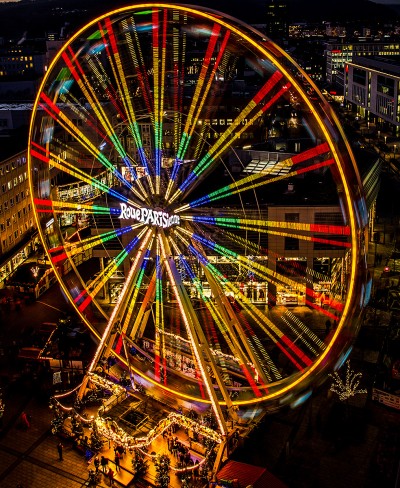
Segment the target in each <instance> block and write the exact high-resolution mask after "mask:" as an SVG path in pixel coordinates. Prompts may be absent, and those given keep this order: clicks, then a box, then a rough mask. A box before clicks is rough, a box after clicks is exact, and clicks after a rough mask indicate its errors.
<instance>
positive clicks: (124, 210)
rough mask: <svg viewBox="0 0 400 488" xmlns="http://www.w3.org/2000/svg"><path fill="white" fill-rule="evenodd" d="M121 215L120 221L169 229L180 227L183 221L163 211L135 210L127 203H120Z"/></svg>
mask: <svg viewBox="0 0 400 488" xmlns="http://www.w3.org/2000/svg"><path fill="white" fill-rule="evenodd" d="M120 206H121V214H120V216H119V218H120V219H134V220H137V221H138V222H142V223H143V224H146V225H154V226H156V227H162V228H163V229H167V228H168V227H172V226H173V225H179V224H180V223H181V219H180V217H179V216H178V215H171V214H169V213H167V212H163V211H162V210H152V209H151V208H143V207H141V208H135V207H131V206H129V205H126V203H120Z"/></svg>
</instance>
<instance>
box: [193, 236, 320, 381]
mask: <svg viewBox="0 0 400 488" xmlns="http://www.w3.org/2000/svg"><path fill="white" fill-rule="evenodd" d="M189 251H190V252H192V253H193V254H195V255H196V256H197V258H198V259H199V260H200V261H201V263H202V265H203V266H205V267H206V269H208V270H209V271H210V272H211V273H212V275H213V276H214V277H215V278H216V280H218V281H219V283H220V284H221V287H222V288H223V289H224V290H226V291H227V292H233V293H234V295H235V296H237V300H238V301H239V303H240V304H241V305H242V306H243V307H244V308H245V309H246V312H247V313H248V315H249V316H250V317H251V318H252V320H253V321H254V323H256V324H257V325H258V327H259V328H260V329H261V330H262V331H263V332H264V333H265V334H266V335H267V336H268V337H269V338H270V339H271V340H272V342H273V343H274V344H275V345H276V346H277V347H279V349H281V351H282V352H283V353H284V354H285V355H286V356H287V357H288V358H289V359H290V360H291V361H292V363H293V364H294V365H295V366H296V367H297V368H298V369H299V370H303V369H304V366H303V365H302V364H301V362H299V359H301V361H302V362H303V363H305V364H306V365H307V366H309V365H310V364H311V360H310V359H309V358H308V357H307V356H306V355H305V354H304V353H303V352H302V351H301V350H300V349H299V348H298V347H297V346H296V345H295V344H294V343H293V342H292V341H291V340H290V339H289V338H288V337H287V336H286V335H284V334H283V333H282V332H281V331H280V330H279V329H278V327H276V326H275V324H274V323H273V322H272V321H271V320H270V319H269V318H268V317H267V316H266V315H265V314H263V313H262V312H261V311H260V310H259V309H258V308H257V307H256V306H255V305H254V304H253V303H251V301H250V300H248V299H247V298H246V297H245V296H244V295H243V294H241V293H240V290H239V288H238V287H237V286H235V285H234V284H233V283H232V282H230V281H229V280H228V279H227V278H226V277H225V276H223V275H222V273H221V272H220V271H219V270H218V269H217V268H216V267H215V266H214V265H212V264H211V263H210V262H209V261H208V259H207V258H206V256H205V255H203V254H202V253H200V252H199V251H198V250H197V249H195V248H194V247H193V246H191V245H190V246H189ZM267 325H268V327H267ZM282 342H283V344H282ZM287 349H291V351H288V350H287ZM293 352H294V353H295V355H297V356H298V358H296V357H294V355H293ZM269 366H272V367H273V366H274V365H273V363H272V362H271V363H270V364H269ZM273 371H274V374H275V376H277V375H279V372H278V371H276V370H275V369H274V370H273Z"/></svg>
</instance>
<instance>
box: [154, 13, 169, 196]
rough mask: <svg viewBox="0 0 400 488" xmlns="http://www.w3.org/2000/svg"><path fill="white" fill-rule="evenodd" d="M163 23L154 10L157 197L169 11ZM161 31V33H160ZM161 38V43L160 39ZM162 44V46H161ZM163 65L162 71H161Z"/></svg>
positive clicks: (157, 193)
mask: <svg viewBox="0 0 400 488" xmlns="http://www.w3.org/2000/svg"><path fill="white" fill-rule="evenodd" d="M162 16H163V21H162V23H161V25H160V19H159V10H158V9H153V13H152V22H153V80H154V86H153V90H154V158H155V180H156V185H155V186H156V188H155V193H156V195H159V194H160V188H161V187H160V180H161V159H162V134H163V117H164V89H163V87H164V85H165V61H166V47H167V24H168V23H167V10H166V9H163V10H162ZM160 31H161V32H160ZM160 37H161V42H160V39H159V38H160ZM160 44H161V46H160ZM160 65H161V69H160Z"/></svg>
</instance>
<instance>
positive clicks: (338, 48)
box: [325, 42, 400, 87]
mask: <svg viewBox="0 0 400 488" xmlns="http://www.w3.org/2000/svg"><path fill="white" fill-rule="evenodd" d="M399 55H400V43H399V42H371V43H368V42H351V43H344V42H341V43H337V42H334V43H331V42H328V43H327V45H326V50H325V56H326V81H327V82H328V83H330V84H337V85H338V86H342V87H344V80H343V70H344V67H345V65H346V64H347V63H350V62H351V61H352V60H353V58H355V57H360V56H363V57H370V56H386V57H387V56H399Z"/></svg>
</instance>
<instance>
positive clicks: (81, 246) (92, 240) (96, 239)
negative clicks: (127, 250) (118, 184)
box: [49, 224, 142, 263]
mask: <svg viewBox="0 0 400 488" xmlns="http://www.w3.org/2000/svg"><path fill="white" fill-rule="evenodd" d="M141 226H142V225H141V224H134V225H129V226H127V227H122V228H120V229H115V230H112V231H110V232H104V233H101V234H96V235H95V236H92V237H87V238H85V239H81V240H80V241H78V242H65V244H64V245H63V246H57V247H53V248H50V249H49V253H50V258H51V261H52V263H58V262H60V261H64V260H65V259H67V258H68V257H73V256H75V255H77V254H80V253H83V252H86V251H88V250H89V249H93V248H94V247H97V246H99V245H102V244H105V243H106V242H108V241H110V240H112V239H116V238H118V237H121V236H122V235H123V234H125V233H128V232H131V231H132V230H134V229H135V228H138V227H141Z"/></svg>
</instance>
